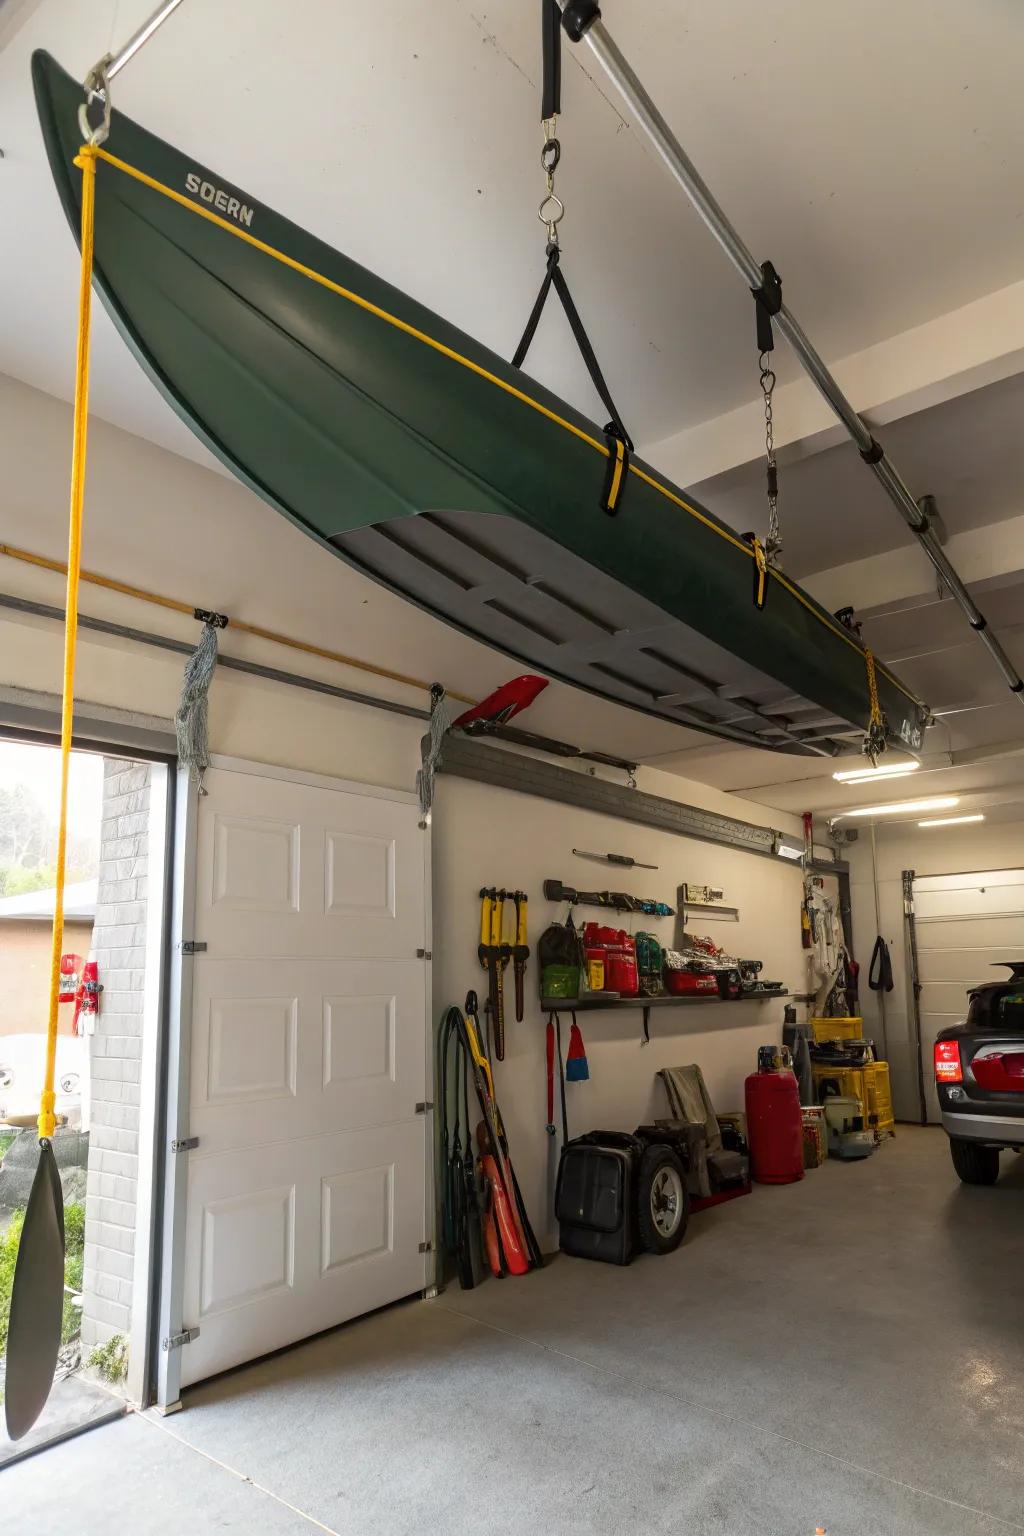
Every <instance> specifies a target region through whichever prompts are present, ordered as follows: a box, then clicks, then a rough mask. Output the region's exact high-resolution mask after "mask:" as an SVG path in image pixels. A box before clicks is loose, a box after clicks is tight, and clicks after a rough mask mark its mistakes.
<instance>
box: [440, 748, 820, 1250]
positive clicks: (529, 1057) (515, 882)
mask: <svg viewBox="0 0 1024 1536" xmlns="http://www.w3.org/2000/svg"><path fill="white" fill-rule="evenodd" d="M643 787H644V789H646V790H650V791H652V792H653V793H655V794H669V795H671V796H672V797H673V798H676V799H690V800H692V801H696V802H698V803H704V804H707V802H708V801H709V800H710V799H713V798H724V797H716V795H715V792H714V791H710V792H709V791H707V790H704V789H703V788H702V786H699V785H695V784H692V783H687V782H686V781H684V780H680V779H678V778H674V777H673V776H671V775H668V774H660V773H659V774H655V773H653V772H649V773H645V774H644V776H643ZM730 809H731V810H732V813H733V814H734V815H739V816H743V817H745V818H747V819H750V820H756V819H759V818H758V817H757V815H756V808H755V807H753V806H749V805H746V804H744V803H743V802H740V803H739V804H737V803H736V802H735V801H731V802H730ZM433 820H434V838H433V842H434V862H435V880H434V885H435V906H434V914H435V916H434V924H435V935H434V939H435V942H434V1003H435V1007H434V1012H435V1016H437V1017H439V1016H440V1014H441V1012H442V1010H443V1008H444V1007H446V1006H447V1005H449V1004H452V1003H455V1004H457V1005H458V1006H460V1007H461V1006H462V1004H463V1002H464V1000H465V996H466V992H467V990H468V989H469V988H473V989H475V990H476V991H477V993H478V995H479V997H480V1004H481V1008H482V1007H483V1002H484V999H485V997H486V978H485V975H484V973H483V971H482V970H481V968H480V965H479V962H478V959H477V952H476V951H477V943H478V939H479V924H480V898H479V892H480V888H481V886H485V885H487V886H489V885H495V884H497V885H499V886H500V885H504V886H505V887H506V888H508V887H512V888H516V887H518V888H520V889H523V890H525V891H527V892H528V893H529V896H530V905H529V913H530V933H529V938H530V946H531V950H532V952H533V953H532V955H531V959H530V962H529V966H528V970H527V985H526V992H527V1007H526V1013H525V1018H524V1020H523V1022H522V1024H517V1023H516V1022H515V1018H514V1014H513V1011H512V976H511V969H509V971H508V972H506V1020H507V1022H506V1059H505V1061H504V1062H503V1063H500V1064H497V1065H496V1066H495V1077H496V1085H497V1091H498V1097H499V1102H500V1104H501V1110H502V1115H503V1118H504V1120H505V1124H506V1127H507V1129H508V1132H509V1140H510V1145H511V1149H512V1155H513V1161H514V1164H515V1167H516V1171H517V1174H518V1177H519V1180H520V1183H521V1185H522V1189H523V1194H524V1196H525V1199H526V1203H527V1207H528V1209H529V1211H530V1215H531V1219H532V1220H533V1223H534V1226H535V1228H536V1230H537V1233H538V1236H541V1237H542V1241H543V1242H544V1244H545V1246H553V1245H554V1239H553V1235H552V1229H553V1222H552V1213H551V1195H552V1191H553V1178H554V1167H555V1160H556V1159H557V1146H556V1144H555V1143H556V1138H552V1137H549V1136H548V1135H547V1134H546V1133H545V1129H544V1126H545V1122H546V1119H547V1108H546V1086H545V1084H546V1068H545V1056H544V1033H545V1031H544V1025H545V1019H544V1016H543V1015H542V1014H541V1011H540V1006H539V1002H538V967H537V962H536V958H535V956H536V945H537V940H538V938H539V937H540V935H541V933H542V932H543V930H544V929H545V928H546V927H547V926H548V924H549V923H551V922H552V921H555V920H556V919H557V920H559V921H560V920H562V919H564V916H565V911H566V908H565V904H564V903H562V904H560V905H558V906H556V905H555V904H553V903H550V902H546V901H544V899H543V897H542V895H541V891H542V887H543V881H544V879H545V878H555V879H561V880H562V881H563V882H564V883H565V884H575V885H577V886H579V887H583V888H588V889H608V888H618V889H622V890H626V891H629V892H631V893H633V894H636V895H651V896H654V897H655V898H657V899H660V900H663V901H667V902H669V904H670V905H673V906H674V905H675V896H676V887H677V886H678V885H679V884H680V883H681V882H682V881H684V880H689V881H693V882H699V883H712V884H717V885H720V886H722V887H723V889H724V890H725V892H726V900H727V901H729V902H731V903H732V904H734V905H736V906H738V907H739V909H740V921H739V923H738V924H735V923H723V922H717V923H711V922H708V921H705V922H704V923H703V924H701V923H700V922H699V921H694V922H691V924H690V928H691V931H693V932H697V933H699V932H707V933H710V934H711V935H712V936H713V937H714V939H715V941H716V943H719V944H724V945H726V946H728V947H730V948H732V947H733V946H735V947H736V948H737V949H738V950H739V951H740V952H741V954H742V956H743V957H744V958H751V959H759V958H763V959H764V961H765V971H764V975H765V977H766V978H769V977H770V978H771V979H773V980H781V981H784V982H785V984H786V986H787V987H788V988H790V989H792V990H797V989H799V990H802V989H803V987H804V985H805V983H806V958H805V952H804V951H803V950H802V949H801V943H800V898H801V877H800V871H799V868H798V867H795V866H794V865H792V864H790V863H788V862H786V861H784V860H781V859H767V858H759V857H757V856H755V855H751V854H747V853H741V852H739V851H738V850H734V849H730V848H719V847H716V846H715V845H713V844H711V843H703V842H696V841H693V840H691V839H689V838H681V837H677V836H673V835H672V834H670V833H665V832H658V831H655V830H653V829H652V828H647V827H640V826H633V825H631V824H623V823H619V822H616V821H614V820H612V819H611V818H610V817H606V816H601V815H597V814H595V813H594V812H592V811H585V810H577V809H574V808H572V807H569V806H565V805H556V804H551V803H549V802H547V801H544V800H540V799H536V798H533V797H531V796H527V795H521V794H517V793H514V792H512V791H509V790H503V789H496V788H494V787H492V786H490V785H486V784H477V783H471V782H467V781H463V780H449V779H445V778H444V777H443V776H442V778H441V779H440V780H439V781H438V795H437V801H436V804H435V811H434V818H433ZM574 847H576V848H585V849H591V850H594V851H597V852H602V853H604V852H614V853H626V854H630V855H632V857H634V858H636V859H642V860H643V861H645V862H646V863H650V864H657V865H659V868H658V870H656V871H652V870H621V869H613V868H612V867H610V866H607V867H602V866H601V865H600V864H595V863H592V862H589V861H584V860H581V859H578V858H574V857H573V855H572V852H571V850H572V849H573V848H574ZM577 918H578V920H580V921H582V920H585V919H590V918H594V919H598V920H605V919H603V918H602V915H601V913H600V912H598V911H597V910H596V909H590V908H580V909H578V912H577ZM607 921H609V922H612V919H610V918H609V919H607ZM613 925H614V926H622V927H627V928H630V929H631V930H632V931H636V930H637V929H646V930H647V931H649V932H653V933H656V934H657V936H658V937H659V939H661V941H662V942H663V943H670V942H671V940H672V937H673V933H674V929H675V920H674V919H672V918H662V919H656V918H643V917H636V918H634V919H633V920H632V921H630V919H629V917H628V915H624V916H623V917H622V918H620V919H616V920H615V922H614V924H613ZM782 1015H783V1003H782V1002H781V1001H779V1000H776V1001H767V1002H763V1003H760V1002H759V1003H742V1002H740V1003H724V1002H723V1003H709V1004H706V1005H700V1006H692V1007H688V1006H686V1005H682V1006H680V1007H678V1008H660V1009H655V1010H654V1011H653V1012H652V1014H651V1044H650V1045H649V1046H642V1045H641V1038H642V1034H641V1015H640V1011H639V1009H636V1010H633V1009H631V1010H629V1011H628V1012H627V1011H626V1010H622V1011H621V1012H614V1013H613V1012H609V1013H585V1014H583V1013H581V1014H580V1015H579V1023H580V1027H581V1029H582V1032H583V1038H584V1041H585V1042H586V1047H587V1056H588V1059H589V1063H590V1080H589V1082H586V1083H581V1084H569V1085H568V1087H567V1094H568V1100H569V1131H570V1135H575V1134H579V1133H581V1132H583V1131H589V1130H594V1129H597V1128H601V1129H619V1130H632V1129H633V1128H634V1127H635V1126H636V1125H637V1124H639V1123H641V1122H643V1121H647V1120H651V1119H653V1118H655V1117H656V1116H663V1115H665V1114H666V1113H667V1106H666V1104H665V1100H664V1091H663V1089H662V1088H661V1087H660V1085H658V1086H656V1078H655V1074H656V1072H657V1071H658V1069H659V1068H661V1067H666V1066H679V1065H681V1064H683V1063H687V1062H692V1061H696V1062H698V1063H699V1064H700V1066H701V1068H702V1069H703V1071H704V1075H705V1077H706V1079H707V1083H708V1087H709V1089H710V1092H711V1096H712V1100H713V1102H714V1103H715V1106H716V1108H718V1109H721V1110H726V1109H737V1108H739V1109H741V1108H742V1107H743V1079H744V1077H745V1076H746V1075H747V1073H748V1072H751V1071H753V1070H754V1069H755V1066H756V1052H757V1046H758V1045H759V1044H761V1043H762V1042H766V1041H778V1040H779V1039H780V1038H781V1029H782ZM569 1022H570V1021H569V1020H568V1019H567V1018H563V1043H567V1041H568V1031H569ZM555 1119H556V1122H557V1121H558V1108H557V1085H556V1110H555Z"/></svg>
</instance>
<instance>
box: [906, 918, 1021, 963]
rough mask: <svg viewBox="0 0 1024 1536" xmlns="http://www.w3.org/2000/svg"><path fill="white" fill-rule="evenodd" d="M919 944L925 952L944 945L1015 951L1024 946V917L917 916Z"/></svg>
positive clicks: (942, 948)
mask: <svg viewBox="0 0 1024 1536" xmlns="http://www.w3.org/2000/svg"><path fill="white" fill-rule="evenodd" d="M917 938H918V945H919V946H920V948H921V950H922V951H924V952H930V951H933V950H946V949H977V950H988V949H996V950H1003V951H1004V952H1006V953H1007V954H1009V955H1016V954H1017V952H1018V950H1020V949H1021V948H1022V947H1024V917H999V916H996V915H993V916H989V917H982V918H978V917H948V918H941V919H937V920H936V919H932V920H931V921H929V919H928V918H918V919H917Z"/></svg>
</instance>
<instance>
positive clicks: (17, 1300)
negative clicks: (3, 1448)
mask: <svg viewBox="0 0 1024 1536" xmlns="http://www.w3.org/2000/svg"><path fill="white" fill-rule="evenodd" d="M63 1312H64V1193H63V1191H62V1189H61V1187H60V1174H59V1172H58V1171H57V1160H56V1158H55V1157H54V1155H53V1147H52V1145H51V1144H50V1142H49V1141H48V1140H43V1141H42V1142H40V1147H39V1165H38V1167H37V1168H36V1176H35V1178H34V1180H33V1181H32V1193H31V1194H30V1195H29V1197H28V1208H27V1210H26V1211H25V1225H24V1227H23V1228H22V1230H21V1243H20V1244H19V1247H18V1261H17V1264H16V1266H15V1270H14V1288H13V1290H12V1292H11V1318H10V1323H9V1326H8V1331H7V1382H6V1392H5V1399H4V1413H5V1415H6V1418H7V1433H8V1434H9V1435H10V1437H11V1439H12V1440H20V1439H21V1437H22V1435H26V1434H27V1433H28V1431H29V1430H30V1429H31V1428H32V1426H33V1424H34V1423H35V1421H36V1419H38V1417H39V1415H40V1414H41V1413H42V1411H43V1407H44V1405H45V1403H46V1399H47V1398H48V1397H49V1395H50V1388H51V1387H52V1385H53V1374H54V1371H55V1370H56V1369H57V1354H58V1351H59V1350H60V1331H61V1319H62V1316H63Z"/></svg>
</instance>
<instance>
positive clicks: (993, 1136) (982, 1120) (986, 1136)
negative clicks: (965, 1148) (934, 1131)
mask: <svg viewBox="0 0 1024 1536" xmlns="http://www.w3.org/2000/svg"><path fill="white" fill-rule="evenodd" d="M942 1128H943V1130H944V1131H946V1132H948V1134H949V1135H950V1136H955V1137H957V1138H958V1139H959V1140H961V1141H987V1142H989V1143H991V1144H992V1145H994V1146H999V1147H1024V1116H1017V1115H964V1114H959V1113H956V1114H954V1113H952V1112H951V1111H949V1110H945V1109H944V1110H943V1111H942Z"/></svg>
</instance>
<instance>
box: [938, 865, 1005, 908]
mask: <svg viewBox="0 0 1024 1536" xmlns="http://www.w3.org/2000/svg"><path fill="white" fill-rule="evenodd" d="M981 885H984V886H992V885H1024V871H1021V870H1019V869H972V870H969V871H968V872H966V873H961V874H958V875H917V876H915V878H914V901H915V903H916V902H917V899H918V897H920V898H922V899H924V898H926V897H929V896H931V895H932V894H933V893H934V892H935V891H970V890H976V889H977V887H978V886H981Z"/></svg>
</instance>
